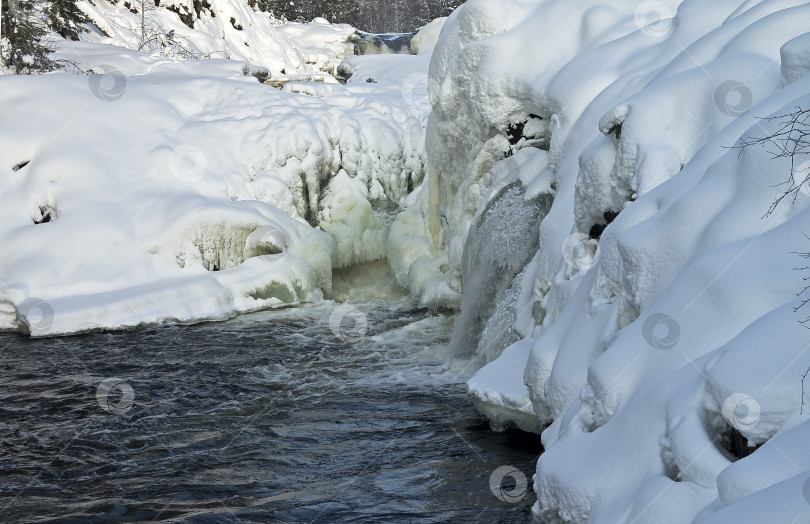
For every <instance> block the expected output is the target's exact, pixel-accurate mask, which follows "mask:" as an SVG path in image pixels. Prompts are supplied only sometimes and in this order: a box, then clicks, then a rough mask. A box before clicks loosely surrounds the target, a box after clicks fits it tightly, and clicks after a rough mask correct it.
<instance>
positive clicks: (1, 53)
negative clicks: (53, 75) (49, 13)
mask: <svg viewBox="0 0 810 524" xmlns="http://www.w3.org/2000/svg"><path fill="white" fill-rule="evenodd" d="M0 1H2V9H3V13H2V20H0V29H2V31H0V33H1V34H0V61H2V63H3V65H5V66H6V67H9V68H11V69H13V70H14V71H16V72H17V73H26V74H30V73H35V72H39V71H50V70H52V69H53V68H54V63H53V61H52V60H51V59H50V57H49V55H50V53H51V51H53V49H51V48H50V47H49V46H48V45H47V44H46V43H45V42H43V38H44V37H45V35H46V31H45V28H44V27H43V24H42V22H41V20H39V19H38V18H37V16H36V13H35V11H34V5H33V3H32V2H30V1H27V0H19V1H17V0H0Z"/></svg>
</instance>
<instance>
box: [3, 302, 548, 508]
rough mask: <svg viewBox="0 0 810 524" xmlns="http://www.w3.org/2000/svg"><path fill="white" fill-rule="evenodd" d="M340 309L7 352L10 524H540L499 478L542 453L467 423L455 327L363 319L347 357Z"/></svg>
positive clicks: (405, 313) (42, 342) (409, 308)
mask: <svg viewBox="0 0 810 524" xmlns="http://www.w3.org/2000/svg"><path fill="white" fill-rule="evenodd" d="M335 307H336V305H335V304H334V303H330V302H324V303H323V304H321V305H318V306H313V307H309V308H299V309H288V310H281V311H268V312H262V313H255V314H252V315H245V316H242V317H238V318H237V319H234V320H231V321H229V322H224V323H216V324H203V325H197V326H171V327H160V328H144V329H140V330H134V331H127V332H111V333H96V334H89V335H81V336H73V337H64V338H54V339H35V340H31V339H27V338H25V337H22V336H20V335H15V334H2V335H0V388H2V389H0V516H2V519H3V520H5V521H8V522H23V521H24V522H149V521H155V522H198V523H203V522H205V523H208V522H278V521H293V522H335V521H356V522H366V521H371V522H381V521H390V522H399V521H419V522H439V521H447V520H451V519H452V520H463V521H479V522H516V521H517V522H519V521H526V520H529V518H530V511H529V508H530V505H531V502H532V500H533V498H534V497H533V494H532V493H531V488H529V489H528V493H526V494H525V496H522V497H521V495H522V493H517V489H516V488H518V487H519V486H516V485H515V484H516V481H515V477H506V479H505V481H504V484H503V485H502V487H503V488H504V489H505V490H506V492H507V493H511V494H513V495H515V496H513V497H512V498H511V501H508V500H507V501H505V500H502V499H504V498H505V497H503V496H502V497H501V498H498V497H496V496H495V495H494V494H493V492H492V490H491V489H490V476H491V474H492V473H493V471H495V470H496V469H497V468H499V467H501V466H509V465H514V466H515V467H517V468H518V469H519V470H520V471H522V473H523V474H525V475H526V477H528V479H529V484H531V473H532V469H533V463H534V461H535V459H536V457H537V455H538V454H539V453H540V451H541V447H540V442H539V437H538V436H536V435H527V434H524V433H521V432H518V431H506V432H502V433H494V432H492V431H490V429H489V426H488V424H487V423H486V421H485V420H483V419H482V418H481V417H480V416H478V415H477V414H476V413H475V412H474V410H473V409H472V408H471V406H470V404H469V402H468V400H467V398H466V394H465V389H464V381H465V380H466V378H467V377H468V376H469V375H470V372H471V370H469V369H465V368H466V363H465V361H463V360H451V359H449V358H448V356H447V355H448V354H449V351H448V349H447V343H448V339H449V335H450V331H451V329H452V318H450V317H447V316H444V315H441V314H431V313H428V312H427V311H424V310H418V309H416V308H415V306H414V305H413V304H412V303H411V302H409V301H408V300H405V299H399V300H386V301H377V302H364V303H362V304H356V307H357V308H359V310H361V311H362V312H363V313H364V314H365V316H366V318H367V323H368V328H367V332H366V334H365V337H364V338H363V339H362V340H359V341H355V342H347V341H344V340H341V339H340V338H338V337H337V336H335V334H333V330H332V329H330V325H329V316H330V314H331V313H332V312H333V311H334V309H335ZM344 338H347V337H345V336H344ZM349 338H350V337H349ZM113 378H115V379H120V380H119V381H117V382H116V381H110V380H109V379H113ZM100 386H101V387H100ZM518 475H519V474H518ZM510 479H511V480H510ZM510 482H512V484H511V485H510V484H509V483H510Z"/></svg>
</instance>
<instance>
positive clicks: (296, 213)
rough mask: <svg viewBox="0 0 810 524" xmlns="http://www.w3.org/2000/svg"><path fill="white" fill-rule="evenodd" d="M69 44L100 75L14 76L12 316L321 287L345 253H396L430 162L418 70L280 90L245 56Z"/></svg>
mask: <svg viewBox="0 0 810 524" xmlns="http://www.w3.org/2000/svg"><path fill="white" fill-rule="evenodd" d="M58 57H60V58H64V59H69V60H71V61H73V62H74V63H76V65H77V66H78V67H79V68H80V69H82V70H88V71H90V72H91V73H92V74H87V75H85V74H72V73H66V72H57V73H53V74H48V75H43V76H35V77H21V76H9V75H6V76H3V77H2V84H3V85H2V86H1V87H0V107H3V108H4V122H6V125H5V126H3V127H2V129H0V172H2V175H0V176H2V178H3V180H4V182H3V185H2V191H0V223H2V224H3V226H2V227H1V228H0V243H2V244H3V246H4V249H5V250H4V253H5V255H4V256H3V257H2V258H1V259H0V329H13V330H22V331H25V332H28V333H31V334H32V335H34V336H44V335H54V334H62V333H74V332H81V331H87V330H94V329H105V328H111V329H112V328H121V327H128V326H134V325H139V324H144V323H162V322H183V323H185V322H198V321H202V320H220V319H225V318H228V317H231V316H233V315H235V314H237V313H239V312H246V311H253V310H257V309H262V308H268V307H280V306H286V305H295V304H301V303H305V302H313V301H318V300H320V299H321V298H322V296H323V292H324V291H328V290H329V289H330V286H331V275H332V268H333V267H344V266H349V265H353V264H358V263H362V262H366V261H371V260H378V259H384V258H385V257H386V256H387V248H386V246H387V236H388V229H389V227H390V223H391V220H392V218H393V214H394V213H395V212H396V210H397V209H398V208H399V207H400V206H404V205H405V204H406V198H407V196H408V194H409V193H410V192H411V191H412V190H413V188H414V187H417V186H418V185H419V184H420V183H421V182H422V179H423V177H424V163H425V160H424V158H423V148H422V144H423V142H424V122H425V120H426V109H425V106H427V108H428V109H429V104H427V103H426V102H419V100H420V99H419V94H418V93H415V92H412V91H409V90H407V89H403V87H402V85H403V81H404V79H403V78H402V77H398V78H395V77H393V76H392V79H391V80H389V81H388V82H380V83H376V84H367V83H363V84H352V85H347V86H342V85H340V84H294V83H291V84H288V85H286V86H285V89H284V90H277V89H274V88H272V87H270V86H268V85H263V84H260V83H259V82H257V80H256V78H254V76H252V75H250V74H246V72H250V71H251V70H252V67H253V66H248V65H247V64H245V63H244V62H239V61H235V60H224V59H214V58H212V59H208V60H190V61H189V60H183V59H179V58H171V57H167V56H161V55H148V54H146V53H143V52H138V51H133V50H127V49H123V48H117V47H111V46H107V45H100V44H97V43H91V42H63V44H62V48H61V49H60V51H59V54H58ZM403 58H405V57H403ZM422 64H423V68H422V72H421V73H420V74H421V77H422V78H424V77H425V76H426V74H425V69H426V66H427V63H426V62H424V61H422ZM417 69H418V68H414V71H416V70H417ZM371 70H373V68H372V69H371ZM412 74H414V73H412ZM424 96H425V97H426V93H425V95H424Z"/></svg>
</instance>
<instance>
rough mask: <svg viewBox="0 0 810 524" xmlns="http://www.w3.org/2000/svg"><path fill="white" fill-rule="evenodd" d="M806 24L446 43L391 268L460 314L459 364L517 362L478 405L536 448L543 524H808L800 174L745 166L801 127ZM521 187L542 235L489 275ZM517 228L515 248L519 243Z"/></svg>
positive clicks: (770, 5) (576, 9) (585, 8)
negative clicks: (498, 215) (789, 123)
mask: <svg viewBox="0 0 810 524" xmlns="http://www.w3.org/2000/svg"><path fill="white" fill-rule="evenodd" d="M808 17H810V6H809V5H807V4H806V3H804V2H797V1H787V0H765V1H747V2H742V1H721V2H714V3H711V4H710V5H709V4H707V3H706V2H700V1H697V0H686V1H684V2H678V1H664V2H658V1H644V2H637V1H629V0H628V1H620V2H611V3H605V2H600V1H597V0H592V1H584V2H577V3H571V2H564V1H557V0H533V1H520V2H518V1H503V0H498V1H495V0H470V1H468V2H467V3H466V4H465V5H464V6H462V7H461V8H459V9H458V10H456V11H455V12H454V13H453V14H452V15H451V16H450V17H449V19H448V20H447V22H446V23H445V26H444V28H443V29H442V32H441V37H440V39H439V42H438V45H437V47H436V50H435V52H434V54H433V57H432V60H431V65H430V80H429V82H428V93H429V96H430V98H431V101H432V104H433V108H434V112H433V114H432V115H431V117H430V120H429V122H428V129H427V142H426V149H427V155H428V179H427V180H426V181H425V182H424V184H423V186H422V188H421V190H420V191H419V193H418V194H417V195H414V197H413V202H412V204H411V205H410V206H409V207H408V209H406V210H405V211H404V212H403V213H401V214H400V215H399V216H398V217H397V219H396V221H395V222H394V224H393V225H392V235H391V236H390V237H389V240H388V247H389V255H390V260H391V263H392V268H393V270H394V273H395V275H396V276H397V278H398V279H399V281H400V282H401V283H402V284H403V285H408V286H409V288H410V290H411V292H412V293H414V294H415V295H416V296H417V297H419V298H420V300H421V301H422V303H423V304H426V305H430V306H434V307H441V306H450V307H457V308H460V312H459V316H458V320H457V324H456V331H455V332H454V337H453V342H452V344H453V345H454V347H455V348H456V351H457V352H467V353H469V352H473V353H475V354H477V355H479V356H480V357H481V360H482V361H483V362H487V361H489V360H492V358H494V357H496V356H498V355H499V354H500V355H501V356H500V357H499V358H497V359H496V360H494V361H493V362H491V363H489V364H488V365H486V366H485V367H483V368H482V369H481V370H480V371H479V372H478V374H477V375H476V376H475V377H473V378H472V379H471V380H470V381H469V383H468V390H469V393H470V396H471V398H472V400H473V402H474V403H475V405H476V406H477V407H478V408H479V409H480V410H481V411H482V412H484V413H485V414H487V416H489V417H490V419H491V420H492V422H493V425H495V426H497V427H502V426H504V425H509V424H514V425H517V426H519V427H523V428H526V429H529V430H539V429H540V428H545V430H544V431H543V433H542V441H543V445H544V447H545V449H546V452H545V453H544V454H543V455H542V456H541V457H540V459H539V461H538V465H537V475H536V477H535V481H534V488H535V492H536V493H537V497H538V501H537V504H536V505H535V506H534V513H535V516H536V517H538V518H540V519H541V520H542V521H547V522H584V521H592V522H606V523H616V522H656V523H660V522H672V523H674V522H691V521H698V522H740V521H742V522H765V521H767V522H798V521H803V520H805V519H806V518H807V516H808V515H810V495H808V493H810V489H808V487H807V486H810V483H808V482H807V478H808V476H810V471H808V470H810V466H809V465H808V462H807V457H808V454H807V453H806V451H804V450H803V449H800V447H799V446H798V444H797V443H798V442H799V441H800V440H802V439H804V440H805V441H806V440H807V438H808V437H810V433H808V431H810V425H808V423H807V420H808V417H810V413H808V411H810V410H807V409H804V410H803V414H800V413H799V412H800V405H801V401H802V394H801V393H802V391H801V378H802V374H803V373H804V372H805V370H807V368H808V366H810V352H808V351H807V346H808V345H807V342H806V340H807V337H806V331H805V330H804V328H803V327H802V326H801V325H800V324H799V323H798V321H799V320H802V319H803V318H805V315H802V313H804V310H803V309H800V310H799V311H798V312H794V308H795V307H797V306H798V305H799V304H800V303H801V299H797V296H796V294H797V293H799V292H801V291H802V289H803V288H804V286H805V285H806V284H804V283H803V281H802V277H803V276H806V274H805V273H802V272H797V271H794V268H796V267H802V266H804V264H803V260H802V259H801V258H799V257H798V256H797V255H796V254H795V252H797V251H800V252H804V251H807V250H808V249H807V247H806V246H807V240H806V238H805V237H804V233H805V232H806V231H805V229H806V224H807V220H808V213H810V196H808V195H810V192H808V191H806V188H805V187H804V181H805V178H806V169H805V168H806V162H807V161H810V155H808V154H806V153H801V154H798V155H797V156H796V157H795V158H794V163H793V164H791V162H790V159H785V158H781V159H774V158H773V156H772V154H771V153H770V152H769V150H768V148H762V147H757V146H754V147H747V148H744V149H734V148H733V147H734V146H735V145H737V146H740V145H742V144H743V143H744V141H745V140H751V139H752V138H756V137H763V136H767V135H768V134H771V133H774V132H776V131H777V130H778V129H780V126H781V125H783V124H782V122H783V121H784V118H779V115H784V114H786V113H788V112H791V111H793V110H795V109H796V107H801V108H804V109H808V108H810V97H808V96H807V93H808V92H810V77H808V75H807V74H806V73H807V71H808V68H807V63H806V62H807V61H806V53H805V52H804V50H805V49H806V47H807V35H808V33H807V31H808V27H807V24H806V20H808ZM768 116H775V117H777V118H775V119H773V120H763V117H768ZM771 150H773V149H771ZM506 187H509V188H512V190H513V191H515V192H516V194H515V195H513V196H515V198H517V196H521V197H522V199H523V201H524V202H526V203H528V202H532V201H537V199H544V202H546V203H545V204H541V205H539V206H538V208H537V213H536V218H535V220H536V221H537V222H539V226H538V228H537V231H538V232H537V233H536V234H535V233H531V234H529V233H526V234H524V235H522V237H523V239H524V242H522V243H520V245H512V244H510V243H509V242H508V241H505V240H506V238H507V237H508V235H503V234H501V235H497V240H495V239H490V240H489V241H488V242H489V250H487V249H485V248H484V249H482V248H481V247H480V246H479V245H478V244H480V242H481V239H482V236H481V234H482V224H483V223H482V221H481V216H482V215H483V214H486V213H487V210H489V209H493V208H497V206H498V205H499V204H498V203H499V201H500V198H501V195H503V191H504V188H506ZM788 190H792V192H791V193H790V194H789V195H788V198H785V199H783V200H782V201H781V202H780V203H779V204H778V205H776V206H775V207H774V202H775V201H776V200H777V199H778V198H779V197H780V196H781V195H782V194H783V193H784V192H785V191H788ZM514 209H515V211H514V212H513V213H510V214H509V216H513V217H515V218H514V220H512V221H511V222H510V221H508V220H502V221H501V222H500V223H501V224H503V225H504V226H505V225H506V224H509V225H510V226H512V227H513V228H514V229H515V230H519V229H520V227H521V226H520V224H521V219H520V218H519V217H520V213H519V212H518V211H517V210H518V209H519V207H515V208H514ZM769 210H772V211H773V212H772V213H769ZM527 223H531V221H528V222H527ZM483 229H484V230H485V229H486V228H483ZM394 232H395V233H396V234H394ZM499 240H504V241H503V242H499ZM527 246H528V247H529V248H530V253H529V254H527V253H525V249H526V247H527ZM535 246H536V247H535ZM471 253H478V255H477V256H473V257H470V254H471ZM481 253H484V254H485V256H484V255H482V254H481ZM492 259H497V261H498V262H499V263H500V264H502V267H509V266H510V265H511V266H514V267H515V272H514V273H512V275H513V276H514V278H510V279H509V281H508V282H507V283H505V284H503V283H497V282H496V279H494V278H492V272H487V267H488V265H489V264H491V260H492ZM481 275H488V276H487V277H482V276H481ZM498 276H501V275H498ZM482 278H485V284H486V285H482V280H481V279H482ZM504 326H506V327H504ZM488 333H489V334H488ZM492 333H497V336H493V335H492ZM516 340H517V342H515V341H516ZM513 343H514V344H513ZM510 344H512V345H511V346H510V347H509V348H508V349H506V350H504V347H505V346H508V345H510ZM521 379H522V381H524V382H525V388H526V389H525V390H524V389H523V387H522V386H520V385H519V384H518V383H517V382H518V381H520V380H521ZM527 401H530V402H531V405H532V411H533V415H534V420H531V418H530V416H529V415H528V413H527V412H528V409H527ZM758 446H761V447H758Z"/></svg>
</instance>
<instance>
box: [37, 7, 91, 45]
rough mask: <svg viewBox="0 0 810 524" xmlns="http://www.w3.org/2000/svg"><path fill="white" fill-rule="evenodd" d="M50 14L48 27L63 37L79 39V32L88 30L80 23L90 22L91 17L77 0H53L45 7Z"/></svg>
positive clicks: (46, 12)
mask: <svg viewBox="0 0 810 524" xmlns="http://www.w3.org/2000/svg"><path fill="white" fill-rule="evenodd" d="M45 14H46V15H48V27H50V28H51V29H53V30H54V31H55V32H56V33H58V34H59V35H60V36H61V37H62V38H67V39H69V40H78V39H79V33H81V32H85V31H87V28H86V27H83V26H81V25H80V24H86V23H89V22H90V19H89V18H87V16H86V15H85V14H84V13H83V12H82V11H81V9H79V8H78V7H76V0H51V2H50V5H48V7H47V8H45Z"/></svg>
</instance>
